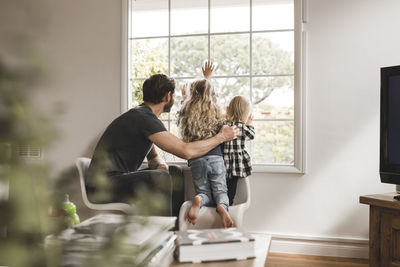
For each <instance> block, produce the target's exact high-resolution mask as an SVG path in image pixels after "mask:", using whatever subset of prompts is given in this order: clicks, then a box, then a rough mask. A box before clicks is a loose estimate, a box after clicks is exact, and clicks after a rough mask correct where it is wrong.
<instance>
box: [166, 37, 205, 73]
mask: <svg viewBox="0 0 400 267" xmlns="http://www.w3.org/2000/svg"><path fill="white" fill-rule="evenodd" d="M207 42H208V38H207V36H200V37H197V36H196V37H177V38H171V75H172V76H184V77H185V76H201V75H202V72H201V65H202V63H203V62H204V60H206V59H207V58H208V56H207V54H208V49H207Z"/></svg>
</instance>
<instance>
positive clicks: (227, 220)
mask: <svg viewBox="0 0 400 267" xmlns="http://www.w3.org/2000/svg"><path fill="white" fill-rule="evenodd" d="M217 211H218V213H219V215H220V216H221V220H222V225H223V226H224V228H229V227H233V221H232V219H231V216H229V213H228V211H227V210H226V209H225V208H224V207H223V206H221V205H218V206H217Z"/></svg>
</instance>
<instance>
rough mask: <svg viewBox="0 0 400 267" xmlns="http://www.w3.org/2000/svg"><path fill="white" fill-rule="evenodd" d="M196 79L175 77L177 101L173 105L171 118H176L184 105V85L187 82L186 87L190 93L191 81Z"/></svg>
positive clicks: (175, 96)
mask: <svg viewBox="0 0 400 267" xmlns="http://www.w3.org/2000/svg"><path fill="white" fill-rule="evenodd" d="M193 81H194V79H175V94H174V100H175V103H174V105H173V106H172V109H171V113H170V114H171V116H170V117H171V119H172V120H175V119H177V116H178V114H177V113H178V111H179V110H180V109H181V107H182V87H183V86H184V85H185V84H187V88H186V94H187V95H189V90H190V89H189V88H190V83H191V82H193Z"/></svg>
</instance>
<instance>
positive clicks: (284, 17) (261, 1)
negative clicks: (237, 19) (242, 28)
mask: <svg viewBox="0 0 400 267" xmlns="http://www.w3.org/2000/svg"><path fill="white" fill-rule="evenodd" d="M252 26H253V31H263V30H280V29H294V4H293V0H253V25H252Z"/></svg>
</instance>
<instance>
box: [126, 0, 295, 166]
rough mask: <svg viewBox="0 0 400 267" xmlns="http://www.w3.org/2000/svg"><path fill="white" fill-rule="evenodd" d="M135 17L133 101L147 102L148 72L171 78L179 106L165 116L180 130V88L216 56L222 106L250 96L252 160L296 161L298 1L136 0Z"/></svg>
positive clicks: (131, 39)
mask: <svg viewBox="0 0 400 267" xmlns="http://www.w3.org/2000/svg"><path fill="white" fill-rule="evenodd" d="M250 4H252V6H250ZM130 16H131V20H130V21H131V24H130V36H129V45H130V53H131V54H130V59H131V62H130V86H131V90H132V96H131V97H132V104H133V105H136V104H138V103H141V101H142V93H141V86H142V83H143V81H144V80H145V79H146V78H148V77H149V76H150V75H152V74H155V73H165V74H168V75H170V76H171V77H173V78H174V79H175V80H176V84H177V88H176V94H175V105H174V107H173V109H172V111H171V113H170V114H163V115H162V116H161V119H162V120H163V122H164V124H165V126H166V127H167V129H168V130H169V131H170V132H172V133H173V134H175V135H177V136H178V129H177V126H176V112H177V111H178V110H179V108H180V102H181V101H180V100H181V94H180V90H181V88H182V86H183V85H184V84H185V83H190V82H192V81H193V80H195V79H198V78H201V74H202V73H201V66H202V64H203V63H204V62H205V61H206V60H211V61H213V62H214V64H215V65H216V69H215V71H214V75H213V77H212V79H211V82H212V84H213V86H214V88H215V90H216V92H217V93H218V96H219V100H220V104H221V107H222V109H223V110H225V107H226V106H227V105H228V103H229V101H230V99H232V98H233V97H234V96H235V95H242V96H245V97H247V98H248V99H249V100H250V101H251V103H252V111H253V115H254V122H253V123H254V126H255V130H256V138H255V140H254V141H252V142H250V143H249V144H248V146H247V147H248V150H249V152H250V154H251V156H252V161H253V163H254V164H283V165H293V164H294V110H295V109H294V75H295V71H294V3H293V0H252V1H249V0H169V1H168V0H132V1H131V3H130ZM163 156H164V157H165V158H166V159H167V160H168V161H181V159H178V158H176V157H174V156H172V155H169V154H163Z"/></svg>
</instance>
